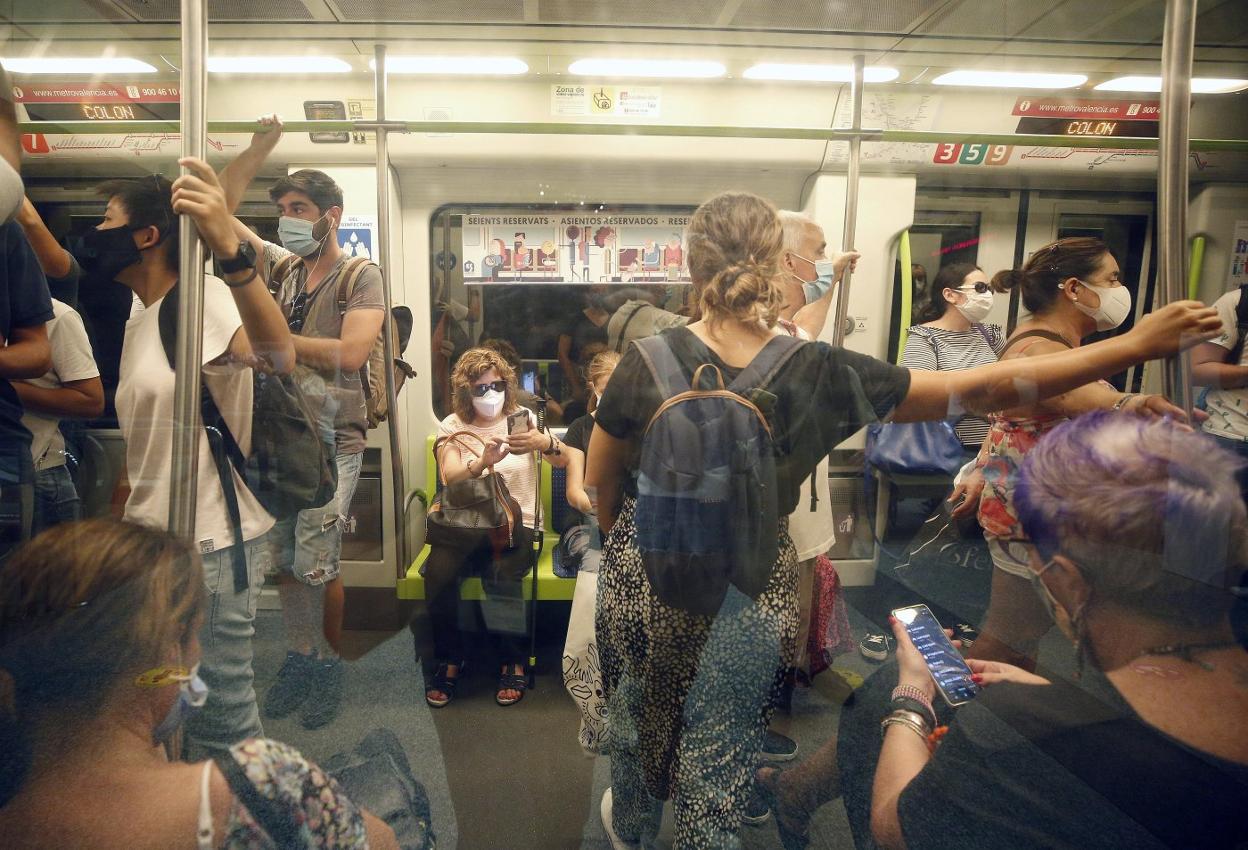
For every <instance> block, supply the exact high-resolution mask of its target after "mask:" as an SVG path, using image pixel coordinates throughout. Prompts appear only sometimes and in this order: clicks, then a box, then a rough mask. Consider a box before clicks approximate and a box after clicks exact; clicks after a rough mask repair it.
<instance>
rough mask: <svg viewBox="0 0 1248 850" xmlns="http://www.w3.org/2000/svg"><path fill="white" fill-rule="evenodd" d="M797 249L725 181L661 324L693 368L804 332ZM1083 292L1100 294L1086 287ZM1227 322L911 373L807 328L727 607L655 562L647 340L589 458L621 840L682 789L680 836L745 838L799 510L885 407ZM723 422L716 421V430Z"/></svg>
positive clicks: (785, 618)
mask: <svg viewBox="0 0 1248 850" xmlns="http://www.w3.org/2000/svg"><path fill="white" fill-rule="evenodd" d="M783 249H784V234H783V230H782V227H781V224H780V221H779V218H778V215H777V212H776V208H775V207H774V206H773V205H772V204H771V203H769V202H768V201H766V200H763V199H762V198H759V197H757V196H755V195H751V194H747V193H735V192H729V193H724V194H721V195H717V196H716V197H714V198H712V199H711V200H709V201H707V202H706V203H704V204H703V205H702V206H701V207H699V208H698V210H697V211H696V212H695V213H694V215H693V217H692V218H691V219H690V223H689V229H688V254H687V259H688V264H689V271H690V275H691V277H692V279H693V285H694V289H695V292H696V295H697V297H698V302H699V306H700V308H701V316H700V318H699V319H698V320H697V321H695V322H692V323H690V324H688V325H685V326H683V327H679V328H672V329H669V330H666V331H663V332H662V334H660V335H659V339H661V340H663V341H664V342H665V344H666V346H667V348H668V350H669V351H670V353H671V354H672V356H673V357H674V358H675V360H676V362H677V365H678V367H679V369H680V371H681V372H682V373H683V375H684V377H685V379H686V380H688V381H689V382H690V383H692V376H693V373H694V371H695V370H696V369H697V367H698V366H700V365H702V364H708V363H709V364H714V365H715V366H716V367H717V368H718V369H719V370H720V371H721V372H722V374H723V377H724V381H725V383H726V384H727V383H730V382H731V381H732V380H734V379H735V378H736V377H737V376H738V375H740V374H741V372H742V370H743V369H744V368H745V367H747V366H748V365H749V364H750V363H751V362H752V361H753V360H754V359H755V357H756V356H758V355H759V354H760V352H762V351H763V349H764V348H765V347H766V346H768V345H771V344H772V343H773V342H776V341H777V340H779V339H780V338H781V337H786V338H787V337H788V336H789V335H788V334H787V332H785V331H784V330H783V329H782V328H780V327H777V319H778V318H779V314H780V309H781V307H782V306H783V304H784V292H783V289H782V285H781V282H780V274H779V260H780V255H781V253H782V251H783ZM1080 288H1081V289H1082V288H1083V287H1082V286H1081V287H1080ZM1104 300H1107V299H1102V301H1104ZM1081 301H1082V302H1091V301H1092V299H1091V297H1087V296H1083V295H1081ZM1094 303H1098V302H1094ZM1220 328H1221V323H1220V322H1219V320H1218V317H1217V313H1216V312H1215V311H1213V310H1211V309H1207V308H1204V307H1203V306H1202V305H1200V304H1198V303H1196V302H1192V301H1184V302H1179V303H1176V304H1172V305H1170V306H1168V307H1166V308H1164V309H1162V310H1159V311H1157V312H1155V313H1152V314H1150V315H1148V316H1145V317H1144V318H1143V319H1141V320H1140V322H1139V323H1137V324H1136V326H1135V328H1134V329H1133V330H1132V331H1131V332H1130V333H1129V334H1124V335H1122V336H1120V337H1116V338H1114V339H1110V340H1106V341H1105V342H1100V343H1096V344H1095V345H1088V346H1085V347H1083V348H1082V349H1080V350H1078V351H1073V352H1071V351H1065V350H1064V349H1063V350H1062V351H1061V353H1054V354H1051V355H1044V356H1036V357H1029V358H1026V359H1011V360H1008V361H1005V362H1001V363H993V364H991V365H988V366H981V367H979V368H976V369H966V370H962V371H956V372H924V371H917V370H916V371H911V370H909V369H905V368H902V367H900V366H893V365H890V364H888V363H884V362H881V361H879V360H876V359H874V358H872V357H868V356H866V355H863V354H858V353H856V352H852V351H847V350H845V349H842V348H834V347H832V346H830V345H828V344H826V343H822V342H806V343H802V344H801V345H800V347H799V348H798V350H796V351H795V352H793V353H792V354H791V356H790V357H789V359H788V360H787V361H785V362H784V363H783V365H782V366H781V367H780V368H779V369H778V370H777V371H776V372H775V374H774V376H773V377H772V379H771V380H770V381H769V382H768V383H767V386H766V392H765V393H758V392H754V393H751V397H753V398H756V399H757V400H758V401H759V402H760V405H759V406H760V408H762V409H764V411H765V412H764V416H765V418H766V420H767V424H768V428H769V430H770V431H771V434H772V442H773V445H774V448H775V451H776V481H775V491H774V492H775V498H776V501H777V507H778V515H779V516H780V517H781V519H780V521H779V529H778V533H779V554H778V557H777V558H776V561H775V562H774V563H773V564H772V565H771V569H770V573H769V580H768V585H767V587H766V589H765V590H764V591H763V592H762V593H761V594H760V595H759V596H758V598H756V599H751V598H750V597H748V596H746V595H745V594H743V593H740V592H739V591H737V590H736V589H735V588H730V589H729V591H728V593H727V596H726V597H725V599H724V602H723V605H722V607H721V608H720V609H719V611H718V613H717V614H716V615H713V616H704V615H701V614H695V613H692V612H690V611H688V610H685V609H678V608H674V607H671V606H669V605H666V604H665V603H663V602H662V601H661V600H660V599H659V598H658V597H657V596H656V595H655V593H654V591H653V590H652V589H651V587H650V584H649V580H648V578H647V574H646V571H645V567H644V565H643V564H642V558H641V553H640V551H639V549H638V545H637V524H636V521H635V519H634V516H635V507H636V494H637V484H636V481H635V476H636V473H637V470H638V463H639V456H640V450H641V446H642V442H643V439H644V435H645V432H646V428H647V426H648V424H649V423H650V420H651V418H652V417H653V415H654V414H655V411H656V410H658V408H659V407H660V406H661V405H662V404H663V403H664V402H665V401H666V400H667V397H666V395H665V394H664V393H663V392H662V391H661V390H660V388H659V387H658V386H657V385H656V382H655V380H654V378H653V377H652V375H651V373H650V370H649V369H648V368H647V366H646V364H645V360H644V359H643V357H642V354H641V350H640V348H639V347H638V345H637V344H636V343H633V344H630V345H629V347H628V350H627V351H626V352H625V353H624V356H623V358H622V359H621V360H620V364H619V366H617V367H616V370H615V372H614V373H613V374H612V376H611V382H610V384H609V385H608V386H607V389H606V392H605V393H604V394H603V397H602V401H601V403H600V404H599V405H598V410H597V415H596V417H595V422H594V428H593V433H592V436H591V437H590V448H589V452H588V469H587V472H586V484H587V487H588V488H589V489H590V494H591V496H593V495H594V494H595V493H596V496H597V502H596V507H597V512H598V521H599V524H600V526H601V527H602V530H603V533H604V534H606V535H607V536H606V538H605V540H604V548H603V558H602V563H601V566H600V571H599V585H598V606H597V614H596V631H597V635H598V641H599V652H600V656H601V661H602V667H603V676H604V687H605V689H606V691H607V696H608V706H609V707H608V714H609V718H610V720H609V724H608V736H607V737H608V740H607V744H606V749H607V750H608V752H609V754H610V756H611V783H612V787H611V789H609V790H608V792H607V793H606V794H604V796H603V799H602V805H601V811H602V817H603V824H604V827H605V828H606V830H607V833H608V836H609V838H610V840H611V842H612V845H613V847H614V848H617V849H618V848H627V847H634V846H638V842H642V841H646V840H649V838H650V837H651V836H652V835H653V834H654V831H655V830H656V829H657V815H658V812H659V810H660V806H659V801H661V800H665V799H668V798H672V799H673V800H674V807H675V815H676V834H675V839H676V841H675V846H676V847H677V848H717V850H719V848H736V847H739V846H740V843H739V839H738V837H737V835H736V832H737V828H738V825H739V824H740V821H741V815H742V813H743V811H744V809H745V805H746V802H747V800H748V798H749V795H750V789H751V785H752V776H751V773H752V770H753V768H754V766H755V763H756V759H757V756H758V753H759V751H760V748H761V746H762V740H763V733H764V730H765V729H766V727H767V722H768V720H769V715H770V710H771V709H770V706H771V704H772V699H771V697H772V695H773V693H774V689H775V686H776V684H777V682H776V671H777V670H780V669H784V668H786V667H789V666H791V664H792V659H793V654H794V643H795V637H796V634H797V624H798V598H797V570H796V553H795V551H794V548H793V542H792V540H791V539H790V537H789V534H788V530H787V519H786V517H787V515H788V514H790V513H792V512H793V511H794V510H795V509H797V501H798V494H799V492H800V486H801V483H802V482H803V481H804V480H805V479H806V478H807V477H809V476H810V474H811V472H812V471H813V470H814V468H815V466H816V464H817V463H818V462H819V460H820V459H822V458H823V457H825V456H827V454H828V453H829V452H831V450H832V449H833V448H835V447H836V446H837V445H838V444H840V443H841V442H843V441H844V440H845V439H846V438H848V437H849V436H851V435H852V434H854V433H855V432H857V431H858V430H860V429H861V428H862V427H864V426H865V425H867V424H869V423H872V422H876V421H880V420H890V421H897V422H916V421H926V420H934V419H942V418H944V417H945V416H947V415H948V412H949V411H950V410H951V409H954V410H968V411H971V412H974V413H979V414H987V413H989V412H991V411H993V410H1001V409H1006V408H1012V407H1016V406H1018V405H1020V404H1022V403H1024V402H1025V401H1028V400H1030V399H1031V398H1047V397H1049V396H1053V395H1057V394H1059V393H1064V392H1068V391H1070V390H1073V389H1076V388H1078V387H1082V386H1083V385H1084V384H1087V383H1089V382H1091V381H1095V380H1096V379H1097V378H1100V377H1103V376H1106V375H1112V374H1114V373H1115V372H1117V371H1120V370H1121V369H1123V368H1126V367H1127V366H1129V365H1131V364H1133V363H1136V362H1139V361H1141V360H1145V359H1148V358H1152V357H1163V356H1166V355H1168V354H1171V353H1173V352H1175V351H1177V350H1178V349H1179V347H1180V344H1182V345H1195V344H1197V343H1199V342H1201V341H1204V340H1207V339H1210V338H1212V337H1213V336H1215V335H1216V334H1217V333H1218V332H1219V331H1220ZM1180 340H1181V341H1182V342H1181V343H1180ZM787 344H788V343H787V342H785V343H781V345H787ZM1139 404H1140V403H1138V402H1137V403H1136V404H1135V405H1133V406H1139ZM715 433H716V432H715V430H714V429H713V428H710V427H708V428H705V429H703V431H702V433H701V438H702V439H703V440H706V439H713V438H714V436H715Z"/></svg>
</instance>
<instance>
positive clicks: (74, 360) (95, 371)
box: [22, 298, 100, 469]
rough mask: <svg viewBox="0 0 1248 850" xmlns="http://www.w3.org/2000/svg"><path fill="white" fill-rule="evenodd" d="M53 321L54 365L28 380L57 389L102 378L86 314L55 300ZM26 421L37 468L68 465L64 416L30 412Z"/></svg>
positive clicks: (50, 334)
mask: <svg viewBox="0 0 1248 850" xmlns="http://www.w3.org/2000/svg"><path fill="white" fill-rule="evenodd" d="M52 313H53V316H52V321H50V322H48V324H47V328H48V341H49V342H50V343H51V344H52V368H51V369H49V370H48V371H47V372H45V373H44V374H43V375H41V376H40V377H38V378H31V379H30V380H29V381H27V382H26V383H28V384H30V385H31V386H34V387H42V388H43V389H45V390H55V389H58V388H60V387H62V386H64V385H65V384H68V383H72V382H73V381H86V380H89V379H91V378H98V377H100V370H99V368H98V367H96V365H95V357H94V356H93V355H92V354H91V341H90V340H89V339H87V329H86V328H85V327H83V325H82V316H79V315H78V313H77V311H75V310H74V308H73V307H70V306H69V305H68V304H64V303H62V302H60V301H57V300H56V299H55V298H54V299H52ZM22 424H23V425H25V426H26V430H28V431H30V433H31V435H32V436H33V437H34V440H32V441H31V444H30V451H31V454H32V455H33V456H34V460H35V468H36V469H51V468H53V467H56V466H64V465H65V438H64V437H62V436H61V429H60V419H58V418H57V417H56V416H55V415H53V414H51V413H35V412H33V411H27V412H26V413H24V414H23V415H22Z"/></svg>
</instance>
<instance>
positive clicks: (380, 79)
mask: <svg viewBox="0 0 1248 850" xmlns="http://www.w3.org/2000/svg"><path fill="white" fill-rule="evenodd" d="M374 55H375V57H376V71H375V74H376V87H377V125H378V126H377V257H378V259H379V260H380V261H381V263H380V265H381V280H382V293H383V297H384V299H385V303H386V320H385V321H384V322H382V325H381V327H382V340H383V342H384V344H385V355H386V401H387V406H388V409H389V411H390V415H389V416H387V417H386V427H387V430H388V431H389V433H390V471H391V475H392V478H393V481H392V485H391V487H392V490H393V492H392V493H391V496H392V498H391V502H392V503H393V508H394V554H395V559H396V561H397V564H396V569H397V571H398V575H399V576H403V575H405V574H406V573H407V568H408V566H409V565H410V564H409V559H408V551H407V522H406V516H405V514H406V511H405V510H404V502H405V501H406V500H405V498H404V497H405V496H406V495H407V485H406V484H405V483H404V479H403V449H402V446H401V444H400V442H399V405H398V398H397V394H396V392H395V387H394V365H393V364H394V358H395V356H396V354H397V347H398V342H399V341H398V340H397V339H394V337H393V334H392V333H391V322H390V306H391V305H392V304H393V303H394V301H393V300H392V298H391V295H390V271H391V270H392V269H394V268H395V267H396V264H395V262H394V258H393V257H392V256H391V253H390V247H391V246H390V147H389V144H388V139H387V130H386V127H385V123H386V46H385V45H384V44H378V45H377V46H376V47H375V48H374Z"/></svg>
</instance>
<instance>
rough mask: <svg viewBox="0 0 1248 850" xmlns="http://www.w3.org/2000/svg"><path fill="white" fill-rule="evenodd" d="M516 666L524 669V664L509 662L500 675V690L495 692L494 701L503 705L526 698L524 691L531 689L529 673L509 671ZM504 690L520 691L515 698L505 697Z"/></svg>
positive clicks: (513, 703)
mask: <svg viewBox="0 0 1248 850" xmlns="http://www.w3.org/2000/svg"><path fill="white" fill-rule="evenodd" d="M516 667H520V668H522V669H523V667H524V665H523V664H508V665H506V669H505V670H504V672H503V674H502V675H500V676H499V677H498V690H497V691H495V692H494V701H495V702H496V703H498V704H499V705H502V706H508V705H515V704H516V703H518V702H520V700H522V699H524V692H525V691H527V690H528V689H529V676H528V673H511V672H508V671H510V670H512V669H514V668H516ZM503 691H519V692H520V696H518V697H516V698H515V699H503V696H502V694H503Z"/></svg>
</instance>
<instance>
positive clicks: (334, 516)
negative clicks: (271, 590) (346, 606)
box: [269, 452, 364, 586]
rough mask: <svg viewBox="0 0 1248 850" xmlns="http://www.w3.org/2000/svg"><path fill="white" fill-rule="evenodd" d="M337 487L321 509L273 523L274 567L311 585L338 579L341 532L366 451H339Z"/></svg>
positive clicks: (303, 512) (307, 511) (271, 538)
mask: <svg viewBox="0 0 1248 850" xmlns="http://www.w3.org/2000/svg"><path fill="white" fill-rule="evenodd" d="M336 462H337V465H338V490H337V492H336V493H335V494H334V498H332V499H330V500H329V502H328V503H326V504H325V505H324V506H322V507H319V508H311V509H309V510H306V511H300V512H299V513H298V514H296V515H295V516H293V517H287V518H286V519H284V520H281V521H280V522H278V523H277V525H275V526H273V530H272V531H271V532H270V533H269V539H270V541H271V545H272V546H273V568H274V571H275V572H278V573H282V572H285V573H289V574H290V575H292V576H294V577H295V578H296V579H297V580H298V581H301V582H303V583H304V584H308V585H313V586H316V585H322V584H326V583H327V582H330V581H333V580H334V579H336V578H338V576H339V574H340V566H339V564H340V559H341V555H342V532H343V529H344V528H345V527H346V522H347V512H348V511H349V510H350V509H351V499H352V498H353V497H354V496H355V486H356V484H358V483H359V480H360V468H361V467H362V466H363V464H364V453H363V452H356V453H355V454H339V455H338V457H337V461H336Z"/></svg>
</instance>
